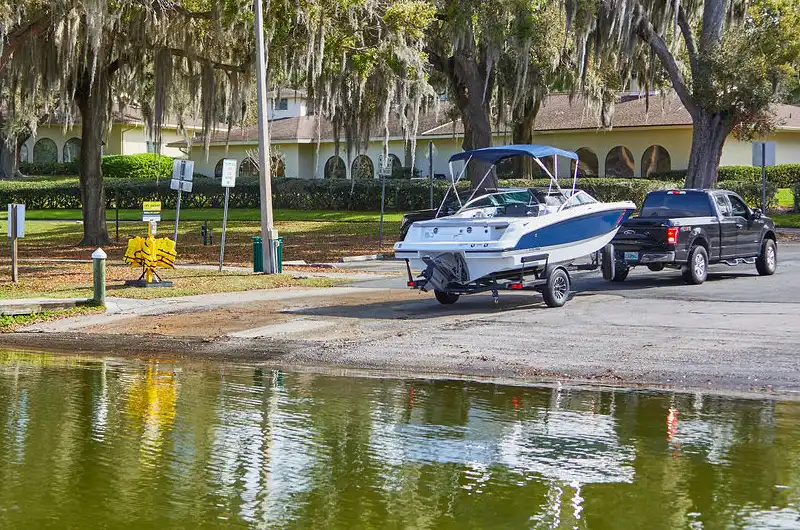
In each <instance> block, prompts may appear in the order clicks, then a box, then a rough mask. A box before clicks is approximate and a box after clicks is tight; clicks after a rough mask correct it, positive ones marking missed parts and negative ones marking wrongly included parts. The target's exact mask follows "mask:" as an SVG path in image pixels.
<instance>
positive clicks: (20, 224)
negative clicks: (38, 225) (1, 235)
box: [7, 204, 25, 237]
mask: <svg viewBox="0 0 800 530" xmlns="http://www.w3.org/2000/svg"><path fill="white" fill-rule="evenodd" d="M14 206H16V212H17V233H16V234H12V233H11V227H12V225H13V224H14V223H12V218H11V216H12V215H13V214H12V213H11V211H12V209H13V207H14ZM7 219H8V237H25V205H24V204H16V205H15V204H9V205H8V217H7Z"/></svg>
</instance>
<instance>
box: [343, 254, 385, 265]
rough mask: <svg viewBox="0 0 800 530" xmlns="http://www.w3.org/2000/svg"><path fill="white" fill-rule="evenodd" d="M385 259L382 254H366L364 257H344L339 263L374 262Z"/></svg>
mask: <svg viewBox="0 0 800 530" xmlns="http://www.w3.org/2000/svg"><path fill="white" fill-rule="evenodd" d="M383 259H386V256H385V255H384V254H368V255H365V256H345V257H343V258H341V259H340V260H339V261H341V262H342V263H352V262H354V261H376V260H383Z"/></svg>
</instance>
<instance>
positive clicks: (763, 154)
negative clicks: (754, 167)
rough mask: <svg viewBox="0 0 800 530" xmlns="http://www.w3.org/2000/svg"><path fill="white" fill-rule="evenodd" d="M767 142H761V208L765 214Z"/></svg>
mask: <svg viewBox="0 0 800 530" xmlns="http://www.w3.org/2000/svg"><path fill="white" fill-rule="evenodd" d="M766 164H767V142H761V208H762V209H763V210H764V214H766V213H767V168H766Z"/></svg>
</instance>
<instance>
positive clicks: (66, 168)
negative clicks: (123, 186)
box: [19, 153, 172, 180]
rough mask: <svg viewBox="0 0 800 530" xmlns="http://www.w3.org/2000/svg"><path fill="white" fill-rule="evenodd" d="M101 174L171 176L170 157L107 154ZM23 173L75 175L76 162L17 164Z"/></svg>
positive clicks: (146, 177)
mask: <svg viewBox="0 0 800 530" xmlns="http://www.w3.org/2000/svg"><path fill="white" fill-rule="evenodd" d="M102 168H103V176H104V177H105V178H108V179H153V180H155V179H156V178H160V179H164V178H170V176H172V158H170V157H168V156H161V157H159V156H158V155H156V154H152V153H143V154H139V155H108V156H104V157H103V161H102ZM19 170H20V172H22V174H23V175H77V174H78V163H77V162H64V163H60V162H54V163H50V164H37V163H31V162H23V163H22V164H20V165H19Z"/></svg>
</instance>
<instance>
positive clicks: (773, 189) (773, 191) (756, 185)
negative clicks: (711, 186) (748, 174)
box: [717, 180, 778, 211]
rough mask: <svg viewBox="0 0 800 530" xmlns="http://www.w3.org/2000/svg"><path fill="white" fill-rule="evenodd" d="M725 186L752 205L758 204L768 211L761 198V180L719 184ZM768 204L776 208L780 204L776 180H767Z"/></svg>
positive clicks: (720, 186)
mask: <svg viewBox="0 0 800 530" xmlns="http://www.w3.org/2000/svg"><path fill="white" fill-rule="evenodd" d="M717 187H718V188H724V189H726V190H730V191H732V192H734V193H737V194H739V196H740V197H741V198H742V199H744V200H745V202H747V204H749V205H750V206H758V207H760V208H761V209H762V210H764V211H766V208H764V205H763V204H761V203H762V199H761V182H760V181H759V182H753V181H750V180H732V181H726V182H721V183H719V184H718V186H717ZM767 204H768V205H769V208H774V207H775V206H777V204H778V186H777V185H775V183H774V182H769V181H767Z"/></svg>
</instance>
